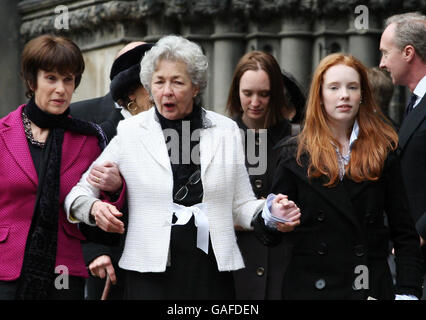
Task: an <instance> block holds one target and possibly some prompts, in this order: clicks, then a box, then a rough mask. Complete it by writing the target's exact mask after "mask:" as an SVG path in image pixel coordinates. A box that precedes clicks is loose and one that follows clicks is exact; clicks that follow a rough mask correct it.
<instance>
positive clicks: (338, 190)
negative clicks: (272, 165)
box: [287, 157, 365, 232]
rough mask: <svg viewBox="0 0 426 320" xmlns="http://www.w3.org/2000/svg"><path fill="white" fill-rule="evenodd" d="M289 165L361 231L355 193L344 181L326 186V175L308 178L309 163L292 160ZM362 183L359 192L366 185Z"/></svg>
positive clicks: (357, 191)
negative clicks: (353, 201)
mask: <svg viewBox="0 0 426 320" xmlns="http://www.w3.org/2000/svg"><path fill="white" fill-rule="evenodd" d="M303 160H304V161H303ZM306 160H307V158H306V157H304V158H303V159H302V163H304V164H306V163H307V161H306ZM287 167H288V168H289V169H290V170H292V171H293V172H294V173H295V174H296V175H297V176H298V177H299V178H300V179H302V180H303V181H305V182H306V184H307V185H309V186H310V187H311V188H313V189H314V190H315V191H316V192H317V193H318V194H319V195H321V196H322V197H323V199H324V200H325V201H327V202H328V203H329V204H330V205H332V206H333V207H334V208H335V209H336V210H338V211H339V212H340V213H341V214H342V216H343V217H345V219H346V220H348V221H349V223H351V224H352V225H353V226H354V227H355V228H356V229H357V230H358V231H360V232H361V230H362V228H361V224H360V222H359V220H358V218H357V215H356V211H355V208H354V206H353V204H352V200H351V195H352V197H353V193H352V194H351V193H349V191H348V190H347V188H346V187H345V186H344V184H343V182H339V183H338V184H337V186H335V187H331V188H330V187H325V186H324V183H325V181H326V180H325V178H324V177H320V178H313V179H308V177H307V175H306V172H307V165H304V166H303V167H300V166H299V165H297V163H296V162H295V161H292V162H291V164H289V165H288V166H287ZM362 185H363V186H359V190H356V193H357V194H358V193H359V192H360V191H361V190H362V189H363V188H364V187H365V185H364V183H362Z"/></svg>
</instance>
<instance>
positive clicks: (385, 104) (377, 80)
mask: <svg viewBox="0 0 426 320" xmlns="http://www.w3.org/2000/svg"><path fill="white" fill-rule="evenodd" d="M367 74H368V81H369V83H370V88H371V90H372V91H373V96H374V99H375V100H376V102H377V104H378V105H379V107H380V108H381V109H382V111H383V112H387V111H388V109H389V105H390V102H391V100H392V96H393V91H394V84H393V83H392V78H391V77H390V76H389V74H388V73H387V71H385V70H383V69H379V68H377V67H374V68H369V69H367Z"/></svg>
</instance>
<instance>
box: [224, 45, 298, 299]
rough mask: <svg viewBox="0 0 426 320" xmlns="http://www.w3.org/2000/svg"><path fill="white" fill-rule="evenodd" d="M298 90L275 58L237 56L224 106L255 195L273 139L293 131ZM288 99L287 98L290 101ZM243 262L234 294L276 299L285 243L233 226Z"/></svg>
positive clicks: (264, 183) (267, 184)
mask: <svg viewBox="0 0 426 320" xmlns="http://www.w3.org/2000/svg"><path fill="white" fill-rule="evenodd" d="M301 98H303V95H302V94H301V92H300V90H298V87H297V84H296V83H295V82H294V81H293V79H292V78H291V77H290V76H289V75H288V74H285V75H284V74H282V72H281V69H280V67H279V65H278V62H277V61H276V60H275V58H274V57H273V56H272V55H270V54H268V53H266V52H262V51H252V52H249V53H247V54H245V55H244V56H243V57H242V58H241V59H240V61H239V62H238V64H237V66H236V68H235V71H234V77H233V79H232V83H231V87H230V90H229V96H228V103H227V110H228V112H229V113H230V115H231V116H232V117H233V119H234V120H235V121H236V122H237V124H238V126H239V128H240V131H241V132H242V134H243V136H242V139H243V140H244V143H245V163H246V167H247V169H248V173H249V177H250V182H251V186H252V188H253V191H254V193H255V195H256V197H257V198H258V199H262V198H266V197H267V196H268V194H269V190H270V188H271V183H272V180H273V177H274V172H275V166H276V160H277V155H278V151H277V150H275V149H274V147H275V146H276V144H277V143H279V142H280V141H282V140H283V139H285V138H288V137H290V136H291V134H292V123H290V121H289V119H290V118H293V117H295V116H297V119H299V118H300V109H302V108H303V104H304V101H302V100H301ZM290 101H291V103H290ZM237 240H238V245H239V247H240V250H241V252H242V254H243V257H244V262H245V268H244V269H241V270H238V271H236V272H234V282H235V289H236V297H237V299H262V300H263V299H279V298H280V297H281V286H280V279H282V276H283V272H284V268H283V263H284V261H285V260H286V254H287V246H285V245H284V244H283V245H280V246H278V247H276V248H268V247H265V246H263V245H262V244H261V243H259V241H257V239H256V238H255V236H254V234H253V232H251V230H239V231H237Z"/></svg>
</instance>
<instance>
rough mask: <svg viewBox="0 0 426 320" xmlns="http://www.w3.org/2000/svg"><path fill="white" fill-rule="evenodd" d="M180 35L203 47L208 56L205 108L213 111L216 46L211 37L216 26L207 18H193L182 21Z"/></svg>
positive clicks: (204, 95) (204, 97)
mask: <svg viewBox="0 0 426 320" xmlns="http://www.w3.org/2000/svg"><path fill="white" fill-rule="evenodd" d="M180 30H181V32H180V34H181V35H182V36H183V37H185V38H187V39H188V40H191V41H193V42H195V43H197V44H198V45H200V46H201V49H202V50H203V53H204V54H205V55H206V57H207V60H208V63H209V67H208V80H207V88H206V90H205V92H204V94H203V107H204V108H207V109H210V110H213V107H214V87H213V85H214V83H213V82H214V81H213V69H214V45H213V42H212V41H211V39H210V35H211V34H213V33H214V25H213V23H212V21H211V19H210V18H209V17H207V16H204V17H202V18H199V17H197V18H195V17H191V18H190V19H186V20H184V21H182V25H181V28H180Z"/></svg>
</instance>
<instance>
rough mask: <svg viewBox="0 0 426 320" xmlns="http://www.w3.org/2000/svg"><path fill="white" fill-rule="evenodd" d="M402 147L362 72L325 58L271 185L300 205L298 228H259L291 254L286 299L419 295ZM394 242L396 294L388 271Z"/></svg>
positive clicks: (351, 61) (349, 60) (352, 63)
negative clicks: (284, 244)
mask: <svg viewBox="0 0 426 320" xmlns="http://www.w3.org/2000/svg"><path fill="white" fill-rule="evenodd" d="M397 146H398V136H397V134H396V132H395V131H394V130H393V129H392V127H391V126H390V125H389V124H387V123H386V122H385V121H384V120H383V114H382V113H381V111H380V108H379V107H378V106H376V104H375V102H374V99H373V97H372V92H371V89H370V86H369V83H368V79H367V73H366V68H365V67H364V66H363V65H362V64H361V63H360V62H359V61H358V60H356V59H355V58H354V57H353V56H350V55H345V54H340V53H337V54H332V55H329V56H327V57H325V58H324V59H323V60H322V61H321V62H320V64H319V66H318V67H317V69H316V71H315V73H314V76H313V80H312V84H311V88H310V93H309V98H308V103H307V109H306V119H305V123H304V126H303V130H302V132H301V133H300V135H299V136H298V137H296V138H292V139H290V140H289V141H288V142H287V143H285V144H284V145H283V148H282V150H281V155H280V160H279V165H278V168H277V171H276V173H277V174H276V176H275V180H274V183H273V186H272V192H274V193H277V192H280V193H283V194H286V195H288V197H289V199H291V200H293V201H294V202H295V203H296V204H297V205H298V207H299V208H300V212H301V219H300V225H299V226H297V227H296V228H295V230H294V231H293V232H287V233H280V232H276V231H271V230H270V229H268V227H266V226H265V221H262V220H263V219H262V218H261V217H258V218H257V220H256V221H255V229H256V230H257V232H260V233H261V235H262V240H263V242H264V244H266V245H275V244H277V243H278V242H279V241H280V240H281V239H282V238H284V241H287V243H288V244H290V245H291V246H292V247H293V249H292V257H291V261H290V262H289V265H288V267H287V271H286V273H285V276H284V279H283V283H282V289H283V299H367V298H368V297H372V298H374V299H394V298H395V295H396V298H415V297H416V296H417V297H420V296H421V283H422V282H421V278H422V266H421V264H420V261H421V258H420V250H419V244H420V242H419V238H418V236H417V233H416V230H415V228H414V223H413V221H412V220H411V216H410V213H409V209H408V202H407V196H406V193H405V189H404V185H403V182H402V176H401V172H400V164H399V160H398V158H397V155H396V149H397ZM389 240H392V242H393V245H394V248H395V255H396V268H397V279H396V280H397V281H396V282H397V283H396V287H394V285H393V283H392V277H391V273H390V271H389V267H388V264H387V257H388V250H389V248H388V244H389Z"/></svg>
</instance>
